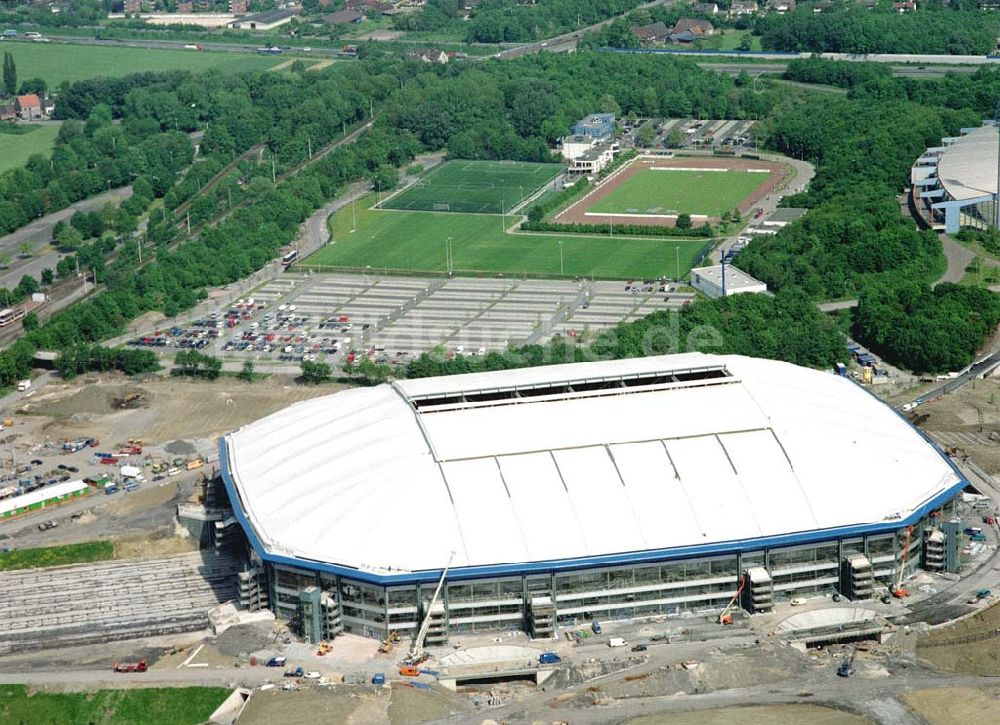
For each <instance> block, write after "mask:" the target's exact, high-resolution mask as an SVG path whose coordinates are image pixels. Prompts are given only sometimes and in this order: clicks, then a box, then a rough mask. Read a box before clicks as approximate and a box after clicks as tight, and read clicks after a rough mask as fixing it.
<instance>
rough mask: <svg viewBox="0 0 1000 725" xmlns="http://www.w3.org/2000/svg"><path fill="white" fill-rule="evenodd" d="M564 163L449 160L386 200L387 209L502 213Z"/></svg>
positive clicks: (543, 183)
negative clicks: (502, 210)
mask: <svg viewBox="0 0 1000 725" xmlns="http://www.w3.org/2000/svg"><path fill="white" fill-rule="evenodd" d="M562 170H563V167H562V165H560V164H531V163H527V162H523V161H448V162H446V163H444V164H441V165H440V166H438V167H437V168H436V169H433V170H432V171H430V172H429V173H428V174H427V175H426V176H424V177H423V178H422V179H420V180H419V181H418V182H417V183H416V184H414V185H413V186H411V187H410V188H408V189H407V190H406V191H404V192H402V193H401V194H399V195H398V196H395V197H393V198H392V199H390V200H389V201H387V202H385V203H384V204H382V206H383V207H384V208H386V209H405V210H407V211H452V212H455V211H457V212H465V213H478V214H499V213H500V212H501V209H510V208H512V207H514V206H516V205H517V204H518V203H519V202H520V201H521V200H522V199H524V198H525V197H527V196H530V195H531V194H532V193H533V192H535V191H537V190H538V189H540V188H541V187H542V186H544V185H545V184H547V183H548V182H550V181H552V179H554V178H555V177H556V176H557V175H558V174H559V172H560V171H562Z"/></svg>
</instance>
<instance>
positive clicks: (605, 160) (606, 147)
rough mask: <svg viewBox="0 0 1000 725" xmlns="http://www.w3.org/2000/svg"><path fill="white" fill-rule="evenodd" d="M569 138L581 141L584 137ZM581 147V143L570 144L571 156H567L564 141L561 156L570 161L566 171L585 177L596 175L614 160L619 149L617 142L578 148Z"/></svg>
mask: <svg viewBox="0 0 1000 725" xmlns="http://www.w3.org/2000/svg"><path fill="white" fill-rule="evenodd" d="M569 138H573V139H582V138H585V137H583V136H570V137H569ZM591 140H592V139H591ZM583 145H584V143H583V142H582V141H572V142H570V148H571V152H572V155H571V156H568V155H567V152H566V140H563V156H565V157H566V158H567V159H569V160H570V162H569V169H568V170H569V172H570V173H573V174H586V175H587V176H592V175H593V174H597V173H599V172H600V171H602V170H603V169H604V167H605V166H607V165H608V164H610V163H611V162H612V161H613V160H614V158H615V154H616V153H618V151H619V150H620V148H621V147H620V146H619V145H618V143H617V142H614V143H592V144H590V145H589V146H587V147H586V148H580V147H582V146H583Z"/></svg>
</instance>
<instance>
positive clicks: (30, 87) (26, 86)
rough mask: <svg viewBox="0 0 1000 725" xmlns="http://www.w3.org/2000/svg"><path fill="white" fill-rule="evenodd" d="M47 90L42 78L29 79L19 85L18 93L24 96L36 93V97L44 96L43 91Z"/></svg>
mask: <svg viewBox="0 0 1000 725" xmlns="http://www.w3.org/2000/svg"><path fill="white" fill-rule="evenodd" d="M47 90H48V85H47V84H46V83H45V80H44V79H42V78H29V79H28V80H26V81H23V82H22V83H21V89H20V90H19V91H18V93H19V94H20V95H22V96H23V95H25V94H27V93H37V94H38V95H40V96H41V95H44V94H45V91H47Z"/></svg>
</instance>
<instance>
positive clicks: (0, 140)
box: [0, 125, 59, 172]
mask: <svg viewBox="0 0 1000 725" xmlns="http://www.w3.org/2000/svg"><path fill="white" fill-rule="evenodd" d="M14 128H15V129H18V130H21V129H23V130H25V131H27V133H0V172H2V171H7V170H8V169H16V168H18V167H21V166H24V163H25V162H26V161H27V160H28V157H29V156H31V155H32V154H44V155H45V156H48V155H49V152H50V151H52V146H53V145H54V144H55V142H56V135H57V134H58V133H59V127H58V126H55V125H52V126H15V127H14Z"/></svg>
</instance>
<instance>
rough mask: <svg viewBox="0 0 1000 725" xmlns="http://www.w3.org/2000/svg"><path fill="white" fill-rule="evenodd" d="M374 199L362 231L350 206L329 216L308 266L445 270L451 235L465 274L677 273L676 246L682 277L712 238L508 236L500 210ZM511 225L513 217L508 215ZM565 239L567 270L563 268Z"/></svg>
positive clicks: (361, 217)
mask: <svg viewBox="0 0 1000 725" xmlns="http://www.w3.org/2000/svg"><path fill="white" fill-rule="evenodd" d="M373 201H374V199H372V198H366V199H364V200H362V201H359V202H358V203H357V204H356V208H355V213H356V215H357V231H355V232H353V233H352V232H351V227H352V215H351V207H350V206H347V207H345V208H344V209H342V210H340V211H339V212H337V213H336V214H334V215H333V217H332V218H331V220H330V225H331V230H332V233H333V237H332V238H333V243H331V244H328V245H327V246H325V247H323V248H322V249H320V250H319V251H318V252H316V253H315V254H313V255H311V256H310V257H309V258H308V259H306V260H305V262H304V263H305V264H307V265H308V264H315V265H331V266H338V267H354V268H364V267H372V268H373V269H379V270H382V269H386V270H397V271H399V270H406V271H416V272H443V271H444V270H445V246H446V243H447V240H448V239H449V238H451V240H452V257H453V270H454V272H455V273H456V274H461V273H463V272H464V273H491V274H495V273H503V274H510V275H520V274H532V275H544V276H552V277H556V276H559V275H560V274H563V275H565V276H568V277H575V276H591V277H604V278H612V279H626V278H633V277H656V276H659V275H669V276H673V275H674V274H676V266H675V265H676V261H675V259H676V251H675V249H676V248H679V249H680V262H681V270H680V271H681V274H684V273H686V272H687V270H688V269H690V268H691V266H692V265H693V263H694V262H696V261H697V258H698V257H699V255H700V253H701V251H702V249H703V248H704V247H705V245H706V240H704V239H701V240H683V239H681V240H675V239H658V238H655V237H651V238H627V237H619V236H615V237H614V238H609V237H606V236H582V235H581V236H577V235H569V234H558V235H557V234H538V233H533V234H507V233H505V232H504V230H503V227H502V226H501V223H502V220H503V218H502V217H500V216H499V215H496V216H487V215H483V214H454V213H447V212H444V213H433V212H407V211H386V210H380V209H371V208H370V205H371V204H372V202H373ZM507 222H508V225H509V224H510V223H512V222H513V218H509V219H507ZM560 241H562V268H561V269H560Z"/></svg>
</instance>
